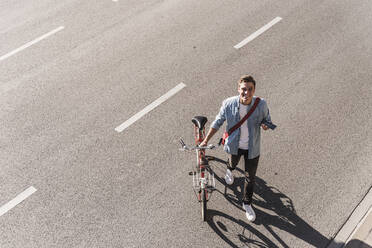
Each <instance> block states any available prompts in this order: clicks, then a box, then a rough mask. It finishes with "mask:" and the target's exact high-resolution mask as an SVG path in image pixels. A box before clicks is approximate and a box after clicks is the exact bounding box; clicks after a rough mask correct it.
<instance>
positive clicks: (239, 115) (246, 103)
mask: <svg viewBox="0 0 372 248" xmlns="http://www.w3.org/2000/svg"><path fill="white" fill-rule="evenodd" d="M255 90H256V82H255V80H254V79H253V77H252V76H249V75H243V76H242V77H241V78H240V79H239V81H238V92H239V96H234V97H230V98H227V99H226V100H224V101H223V103H222V107H221V109H220V112H219V113H218V115H217V116H216V119H215V121H214V122H213V123H212V124H211V128H210V129H209V131H208V133H207V136H206V137H205V139H204V140H203V142H202V143H201V144H200V146H206V145H208V141H209V140H210V139H211V138H212V136H213V135H214V134H215V133H216V132H217V131H218V129H219V128H220V127H221V126H222V124H223V123H224V121H225V120H226V121H227V124H226V130H230V129H231V128H232V127H233V126H234V125H235V124H236V123H238V122H239V121H240V120H241V119H243V117H244V116H245V115H246V114H247V113H248V111H249V110H250V109H251V108H252V107H253V105H254V102H255V100H256V98H257V97H256V96H254V93H255ZM264 120H265V121H268V122H271V118H270V114H269V109H268V107H267V104H266V101H265V100H264V99H261V100H260V102H259V103H258V105H257V107H256V109H255V110H254V111H253V112H252V114H251V115H250V116H249V118H248V119H247V120H246V121H244V122H243V124H242V125H241V126H240V127H239V128H237V129H236V130H235V131H234V132H232V133H231V134H229V136H228V138H227V139H226V140H225V144H224V150H225V151H226V152H227V153H229V154H231V159H230V166H228V168H227V171H226V176H225V181H226V183H227V184H228V185H232V184H233V183H234V175H233V173H232V171H233V170H234V169H235V168H236V166H237V165H238V163H239V160H240V157H241V156H244V165H245V183H244V191H243V208H244V209H245V211H246V216H247V219H248V220H249V221H252V222H253V221H254V220H255V219H256V214H255V212H254V210H253V208H252V196H253V188H254V183H255V177H256V171H257V166H258V160H259V158H260V141H261V129H260V127H262V128H263V129H264V130H267V129H268V127H267V126H266V125H264V124H261V123H262V121H264Z"/></svg>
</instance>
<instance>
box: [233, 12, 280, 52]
mask: <svg viewBox="0 0 372 248" xmlns="http://www.w3.org/2000/svg"><path fill="white" fill-rule="evenodd" d="M281 20H282V18H281V17H276V18H274V20H272V21H271V22H269V23H268V24H266V25H265V26H263V27H262V28H260V29H259V30H257V31H256V32H254V33H253V34H251V35H250V36H248V37H247V38H245V39H244V40H243V41H241V42H240V43H239V44H237V45H235V46H234V48H235V49H239V48H242V47H243V46H245V45H247V43H248V42H250V41H252V40H254V39H255V38H256V37H258V36H259V35H261V34H262V33H264V32H265V31H266V30H268V29H269V28H271V27H272V26H274V25H275V24H277V23H278V22H280V21H281Z"/></svg>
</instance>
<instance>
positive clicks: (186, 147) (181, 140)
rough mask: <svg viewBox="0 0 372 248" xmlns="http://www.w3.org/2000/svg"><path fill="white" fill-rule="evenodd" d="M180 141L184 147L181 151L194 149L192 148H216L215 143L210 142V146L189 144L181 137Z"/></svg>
mask: <svg viewBox="0 0 372 248" xmlns="http://www.w3.org/2000/svg"><path fill="white" fill-rule="evenodd" d="M180 143H181V146H182V148H180V149H179V150H180V151H192V150H202V149H214V148H216V147H215V146H214V145H212V144H210V145H208V146H187V145H186V144H185V142H184V141H183V139H182V138H180Z"/></svg>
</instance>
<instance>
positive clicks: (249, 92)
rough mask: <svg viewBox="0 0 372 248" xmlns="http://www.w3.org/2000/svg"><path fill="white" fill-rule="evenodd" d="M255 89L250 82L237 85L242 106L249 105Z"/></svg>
mask: <svg viewBox="0 0 372 248" xmlns="http://www.w3.org/2000/svg"><path fill="white" fill-rule="evenodd" d="M255 90H256V89H255V87H254V85H253V83H252V82H249V83H246V82H242V83H240V84H239V88H238V91H239V95H240V102H241V103H244V104H250V103H251V101H252V98H253V95H254V92H255Z"/></svg>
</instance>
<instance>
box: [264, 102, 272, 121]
mask: <svg viewBox="0 0 372 248" xmlns="http://www.w3.org/2000/svg"><path fill="white" fill-rule="evenodd" d="M263 113H264V120H266V121H267V122H271V116H270V111H269V107H268V106H267V103H266V101H264V105H263Z"/></svg>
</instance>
